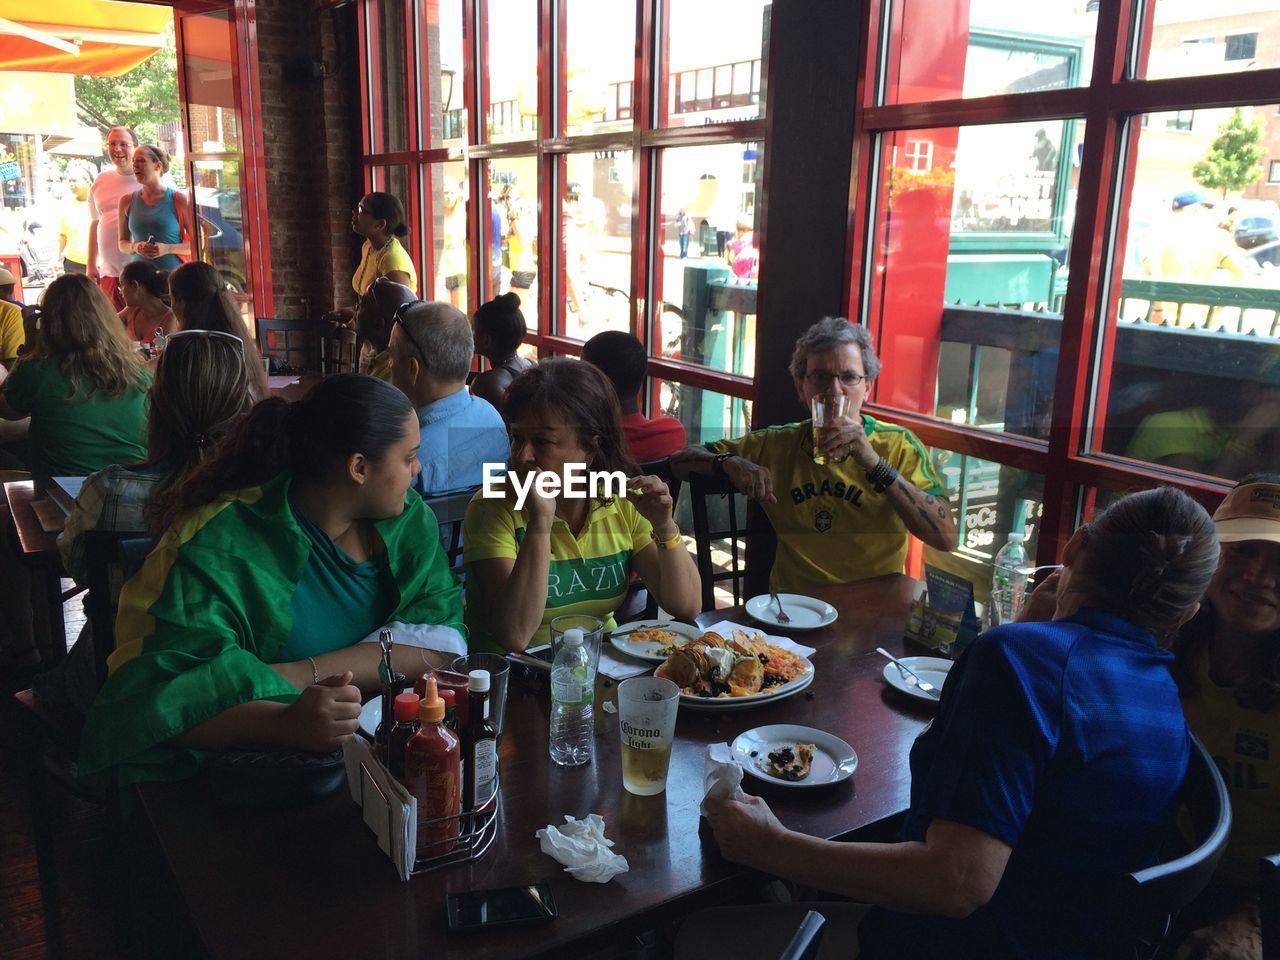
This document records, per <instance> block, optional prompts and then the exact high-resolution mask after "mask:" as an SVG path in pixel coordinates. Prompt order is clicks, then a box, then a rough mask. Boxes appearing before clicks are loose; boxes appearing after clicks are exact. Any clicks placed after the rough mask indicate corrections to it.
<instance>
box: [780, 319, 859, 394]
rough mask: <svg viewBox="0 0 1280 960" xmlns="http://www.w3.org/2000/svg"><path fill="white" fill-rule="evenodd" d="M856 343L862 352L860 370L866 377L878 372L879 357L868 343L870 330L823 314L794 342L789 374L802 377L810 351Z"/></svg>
mask: <svg viewBox="0 0 1280 960" xmlns="http://www.w3.org/2000/svg"><path fill="white" fill-rule="evenodd" d="M850 345H853V346H856V347H857V348H858V350H859V351H860V352H861V353H862V372H863V373H864V374H866V376H867V379H868V380H874V379H875V378H876V377H877V376H879V374H880V358H879V357H877V356H876V351H875V347H873V346H872V344H871V331H870V330H868V329H867V328H866V327H865V326H863V325H862V324H860V323H850V322H849V321H848V320H846V319H845V318H844V317H823V318H822V319H821V320H819V321H818V322H817V323H815V324H814V325H813V326H811V327H810V328H809V329H808V330H806V331H805V332H804V333H802V334H801V335H800V339H799V340H797V341H796V349H795V352H794V353H793V354H791V376H793V377H794V378H795V379H797V380H803V379H804V375H805V373H806V372H807V371H808V369H809V354H811V353H827V352H828V351H830V350H836V349H838V348H840V347H844V346H850Z"/></svg>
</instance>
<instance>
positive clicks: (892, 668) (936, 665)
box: [884, 657, 952, 703]
mask: <svg viewBox="0 0 1280 960" xmlns="http://www.w3.org/2000/svg"><path fill="white" fill-rule="evenodd" d="M898 659H899V660H901V661H902V665H903V666H904V667H906V668H907V669H908V670H910V671H911V672H912V673H914V674H915V675H916V676H917V677H919V678H920V679H921V680H923V681H925V683H931V684H933V692H932V693H925V692H924V691H923V690H921V689H920V688H919V687H918V686H917V685H916V684H914V683H908V682H907V678H906V677H904V676H903V675H902V672H901V671H900V670H899V669H898V666H897V664H895V663H886V664H885V665H884V679H885V682H886V683H888V684H889V686H891V687H894V688H896V689H898V690H901V691H902V692H903V693H905V694H906V695H907V696H909V697H915V698H916V699H917V700H927V701H928V702H929V703H937V702H938V696H939V694H940V693H941V691H942V685H943V684H944V683H946V682H947V672H948V671H949V670H950V669H951V664H952V661H950V660H946V659H943V658H942V657H899V658H898Z"/></svg>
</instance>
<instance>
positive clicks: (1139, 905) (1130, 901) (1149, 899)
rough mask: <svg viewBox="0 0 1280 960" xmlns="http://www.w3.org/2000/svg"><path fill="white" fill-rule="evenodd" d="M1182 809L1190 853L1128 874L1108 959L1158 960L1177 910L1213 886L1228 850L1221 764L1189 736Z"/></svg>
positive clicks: (1107, 942)
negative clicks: (1211, 880) (1187, 816)
mask: <svg viewBox="0 0 1280 960" xmlns="http://www.w3.org/2000/svg"><path fill="white" fill-rule="evenodd" d="M1181 803H1182V806H1184V807H1185V808H1186V810H1187V812H1188V813H1189V814H1190V820H1191V826H1192V830H1193V836H1192V837H1191V849H1190V850H1189V851H1187V852H1186V853H1184V854H1182V855H1181V856H1179V857H1176V858H1174V859H1172V860H1166V861H1164V862H1162V863H1157V864H1156V865H1155V866H1153V867H1148V868H1147V869H1145V870H1139V871H1137V872H1135V873H1130V874H1128V875H1127V876H1126V877H1125V879H1124V887H1123V890H1122V891H1121V894H1120V896H1119V898H1118V899H1117V903H1116V910H1115V912H1114V913H1113V915H1112V920H1111V924H1110V925H1109V927H1108V929H1107V933H1106V936H1105V937H1104V940H1103V950H1102V953H1101V955H1102V956H1103V957H1105V958H1108V960H1111V958H1115V960H1119V958H1125V960H1128V958H1134V960H1147V958H1151V957H1154V956H1155V955H1156V952H1157V951H1158V950H1159V949H1160V945H1161V943H1162V942H1163V941H1164V939H1165V937H1166V936H1167V935H1168V933H1169V929H1170V928H1171V927H1172V926H1173V920H1174V918H1175V917H1176V916H1177V915H1178V912H1179V911H1180V910H1181V909H1182V908H1183V907H1185V906H1186V905H1187V904H1188V903H1190V902H1191V901H1192V900H1194V899H1195V898H1196V897H1197V896H1199V895H1200V893H1201V892H1202V891H1203V890H1204V888H1205V886H1206V885H1208V883H1209V878H1210V877H1212V876H1213V872H1214V870H1216V869H1217V866H1218V861H1219V860H1221V859H1222V853H1223V851H1224V850H1226V848H1227V837H1228V836H1229V835H1230V833H1231V801H1230V798H1229V797H1228V796H1227V785H1226V784H1225V783H1224V782H1223V780H1222V774H1221V773H1219V772H1218V767H1217V764H1215V763H1214V762H1213V757H1212V756H1211V755H1210V754H1209V751H1208V750H1207V749H1205V746H1204V744H1203V743H1201V742H1200V740H1199V739H1198V738H1197V737H1195V736H1192V738H1191V762H1190V763H1189V764H1188V766H1187V776H1186V779H1185V780H1184V781H1183V783H1182V798H1181Z"/></svg>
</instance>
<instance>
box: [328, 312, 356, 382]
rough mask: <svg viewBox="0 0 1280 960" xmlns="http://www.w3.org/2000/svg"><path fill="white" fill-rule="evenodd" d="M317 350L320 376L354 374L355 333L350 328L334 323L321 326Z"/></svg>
mask: <svg viewBox="0 0 1280 960" xmlns="http://www.w3.org/2000/svg"><path fill="white" fill-rule="evenodd" d="M318 349H319V353H320V373H321V375H322V376H326V377H327V376H329V375H330V374H334V373H355V372H356V366H357V352H358V351H357V348H356V332H355V331H354V330H352V329H351V328H350V327H344V326H341V325H339V324H336V323H325V324H321V326H320V331H319V340H318Z"/></svg>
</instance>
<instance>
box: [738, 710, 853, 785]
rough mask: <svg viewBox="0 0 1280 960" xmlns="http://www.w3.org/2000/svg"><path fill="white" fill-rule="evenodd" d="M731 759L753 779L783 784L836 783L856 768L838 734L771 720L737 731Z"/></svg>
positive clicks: (849, 750) (848, 747) (849, 775)
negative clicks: (742, 731)
mask: <svg viewBox="0 0 1280 960" xmlns="http://www.w3.org/2000/svg"><path fill="white" fill-rule="evenodd" d="M730 750H732V752H733V758H734V759H735V760H737V761H738V762H739V763H741V764H742V769H743V770H745V771H746V772H747V773H749V774H751V775H752V776H753V777H755V778H756V779H757V780H763V781H764V782H766V783H774V784H778V785H779V786H783V787H821V786H825V785H826V784H828V783H839V782H840V781H841V780H846V779H848V778H849V777H851V776H852V775H853V771H854V770H856V769H858V755H857V754H856V753H854V751H853V747H851V746H849V744H847V743H845V742H844V741H843V740H841V739H840V738H839V737H837V736H834V735H832V734H830V733H827V732H826V731H824V730H815V729H814V728H813V727H801V726H797V725H796V724H794V723H771V724H769V725H768V726H766V727H755V728H754V729H752V730H748V731H747V732H746V733H740V734H738V737H737V739H736V740H734V741H733V743H732V744H731V745H730Z"/></svg>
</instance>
